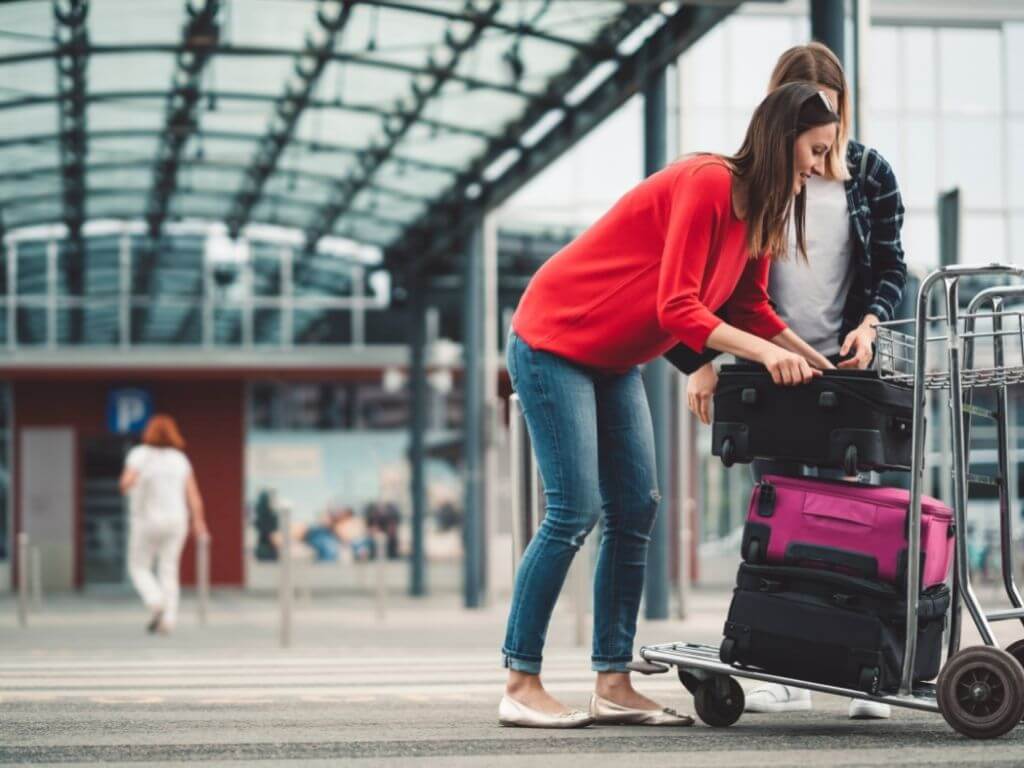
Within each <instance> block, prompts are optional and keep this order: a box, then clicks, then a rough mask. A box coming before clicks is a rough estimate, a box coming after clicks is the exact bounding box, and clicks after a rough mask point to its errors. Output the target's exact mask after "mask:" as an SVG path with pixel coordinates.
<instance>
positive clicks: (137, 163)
mask: <svg viewBox="0 0 1024 768" xmlns="http://www.w3.org/2000/svg"><path fill="white" fill-rule="evenodd" d="M149 167H150V163H149V162H148V161H147V160H145V159H143V158H140V159H139V160H124V161H121V160H115V161H110V162H102V163H90V164H89V165H87V166H86V168H85V171H86V173H94V172H99V171H131V170H137V169H141V168H149ZM181 167H182V168H187V169H194V170H204V169H214V170H223V171H244V170H246V169H247V168H248V167H249V166H248V165H245V164H244V163H227V162H224V161H220V160H196V161H188V162H183V163H181ZM60 170H61V169H60V166H41V167H38V168H29V169H27V170H22V171H12V172H10V173H0V184H3V183H6V182H12V181H32V180H33V179H41V178H45V177H47V176H56V175H58V174H59V173H60ZM280 173H282V174H284V175H286V176H293V177H295V178H296V179H300V180H304V181H311V182H316V183H318V184H323V185H325V186H327V185H330V184H333V183H334V182H335V181H337V180H338V177H337V176H332V175H331V174H328V173H313V172H312V171H301V170H282V171H280ZM372 189H373V191H374V192H379V193H380V194H382V195H388V196H389V197H394V198H395V199H397V200H403V201H405V202H410V203H429V202H430V201H431V200H432V199H433V198H430V197H424V196H422V195H414V194H412V193H411V192H406V191H405V190H402V189H395V188H393V187H388V186H384V185H380V184H375V185H374V186H373V187H372ZM2 204H3V202H2V201H0V205H2Z"/></svg>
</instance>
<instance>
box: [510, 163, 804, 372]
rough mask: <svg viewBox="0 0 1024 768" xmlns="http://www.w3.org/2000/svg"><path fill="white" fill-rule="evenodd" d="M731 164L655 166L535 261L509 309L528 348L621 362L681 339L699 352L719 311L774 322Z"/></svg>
mask: <svg viewBox="0 0 1024 768" xmlns="http://www.w3.org/2000/svg"><path fill="white" fill-rule="evenodd" d="M746 234H747V227H746V224H745V223H744V222H743V221H741V220H739V219H737V218H736V216H735V215H734V214H733V209H732V174H731V173H730V172H729V169H728V168H727V167H726V166H725V164H724V163H723V162H722V161H721V160H718V159H716V158H714V157H709V156H707V155H704V156H698V157H692V158H688V159H686V160H682V161H679V162H677V163H674V164H672V165H670V166H668V167H667V168H664V169H663V170H661V171H659V172H658V173H655V174H654V175H653V176H651V177H649V178H648V179H646V180H645V181H643V182H641V183H640V184H639V185H638V186H636V187H634V188H633V189H632V190H630V191H629V192H627V193H626V195H625V196H623V197H622V198H621V199H620V200H619V201H618V202H617V203H616V204H615V205H614V206H613V207H612V209H611V210H610V211H608V213H606V214H605V215H604V216H602V217H601V218H600V219H599V220H598V221H597V222H596V223H595V224H594V225H593V226H591V227H590V228H589V229H587V230H586V231H585V232H583V233H582V234H581V235H580V236H579V237H577V238H576V239H575V240H573V241H572V242H571V243H569V244H568V245H567V246H566V247H565V248H563V249H562V250H560V251H559V252H558V253H556V254H555V255H554V256H552V257H551V258H550V259H548V261H547V262H546V263H545V264H544V265H543V266H542V267H541V268H540V269H539V270H538V271H537V273H536V274H535V275H534V276H533V279H532V280H531V281H530V284H529V285H528V286H527V288H526V292H525V293H524V294H523V297H522V299H521V300H520V302H519V308H518V309H517V310H516V313H515V315H514V316H513V318H512V327H513V328H514V329H515V332H516V333H517V334H518V335H519V337H520V338H521V339H523V340H524V341H525V342H526V343H527V344H529V345H530V346H531V347H533V348H534V349H543V350H546V351H548V352H554V353H555V354H558V355H560V356H562V357H565V358H567V359H569V360H572V361H575V362H578V363H581V364H583V365H587V366H591V367H594V368H600V369H606V370H612V371H625V370H628V369H629V368H631V367H633V366H634V365H638V364H640V363H644V362H647V361H648V360H651V359H653V358H655V357H657V356H658V355H661V354H664V353H665V352H666V351H668V350H669V349H671V348H672V347H673V346H675V345H676V344H677V343H678V342H679V341H682V342H683V343H684V344H686V345H687V346H688V347H690V348H691V349H694V350H695V351H697V352H702V351H703V350H704V346H705V344H706V342H707V338H708V336H709V335H710V334H711V332H712V331H713V330H714V329H715V328H716V327H717V326H718V325H719V323H721V322H722V319H721V318H720V317H718V316H717V315H716V314H715V313H716V312H717V311H718V310H719V309H721V308H722V307H725V313H726V316H727V317H728V320H729V322H730V323H731V324H732V325H735V326H736V327H738V328H741V329H743V330H745V331H749V332H750V333H753V334H756V335H757V336H760V337H762V338H771V337H773V336H775V335H777V334H778V333H780V332H781V331H783V330H785V328H786V324H785V323H783V322H782V320H780V319H779V316H778V315H776V314H775V312H774V311H773V310H772V308H771V305H770V304H769V303H768V293H767V286H768V267H769V264H770V262H769V260H768V259H767V258H764V257H761V258H758V259H749V258H748V257H747V249H746Z"/></svg>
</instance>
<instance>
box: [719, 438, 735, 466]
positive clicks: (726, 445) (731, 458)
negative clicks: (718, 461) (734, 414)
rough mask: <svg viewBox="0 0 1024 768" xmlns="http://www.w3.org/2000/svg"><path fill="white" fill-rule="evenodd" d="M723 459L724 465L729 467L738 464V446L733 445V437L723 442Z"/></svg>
mask: <svg viewBox="0 0 1024 768" xmlns="http://www.w3.org/2000/svg"><path fill="white" fill-rule="evenodd" d="M721 457H722V463H723V464H724V465H725V466H727V467H731V466H732V465H733V464H735V463H736V444H735V443H733V441H732V438H731V437H727V438H725V440H723V441H722V453H721Z"/></svg>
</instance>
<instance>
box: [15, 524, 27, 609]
mask: <svg viewBox="0 0 1024 768" xmlns="http://www.w3.org/2000/svg"><path fill="white" fill-rule="evenodd" d="M28 558H29V554H28V534H27V533H25V532H24V531H22V532H21V533H19V534H18V623H19V624H20V625H21V626H23V627H27V626H28V586H29V585H28V568H29V563H28Z"/></svg>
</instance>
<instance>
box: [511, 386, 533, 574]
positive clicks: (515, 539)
mask: <svg viewBox="0 0 1024 768" xmlns="http://www.w3.org/2000/svg"><path fill="white" fill-rule="evenodd" d="M509 454H510V460H511V462H512V465H511V467H510V470H511V473H510V476H509V479H510V481H511V502H512V576H513V578H514V577H515V573H516V570H517V569H518V568H519V561H520V560H522V558H523V553H524V552H525V551H526V546H527V544H529V543H530V539H531V538H532V536H533V517H534V515H533V496H532V493H531V490H530V489H531V482H530V481H531V479H532V475H531V472H532V471H533V459H532V454H531V451H530V436H529V434H528V433H527V431H526V419H525V418H524V416H523V409H522V405H521V404H520V402H519V396H518V395H515V394H513V395H512V397H511V398H510V399H509Z"/></svg>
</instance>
